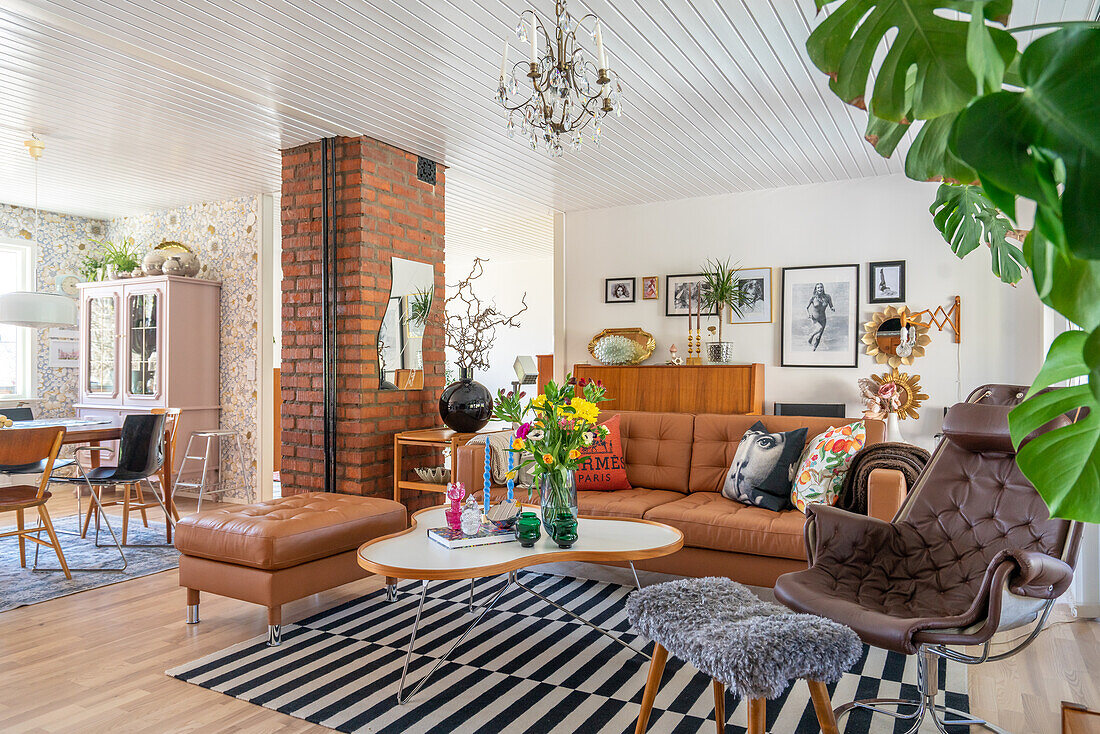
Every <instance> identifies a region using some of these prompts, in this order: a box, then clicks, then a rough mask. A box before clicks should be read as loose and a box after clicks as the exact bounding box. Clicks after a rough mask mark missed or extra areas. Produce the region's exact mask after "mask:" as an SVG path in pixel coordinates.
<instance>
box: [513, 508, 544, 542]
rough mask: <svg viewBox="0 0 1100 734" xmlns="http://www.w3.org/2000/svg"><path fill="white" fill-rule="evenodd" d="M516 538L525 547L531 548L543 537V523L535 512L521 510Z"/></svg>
mask: <svg viewBox="0 0 1100 734" xmlns="http://www.w3.org/2000/svg"><path fill="white" fill-rule="evenodd" d="M515 532H516V540H518V541H519V544H520V545H521V546H523V547H524V548H531V547H533V546H534V545H535V543H536V542H537V541H538V539H539V538H541V537H542V523H541V522H540V520H539V516H538V515H536V514H535V513H533V512H521V513H520V515H519V519H518V520H516V531H515Z"/></svg>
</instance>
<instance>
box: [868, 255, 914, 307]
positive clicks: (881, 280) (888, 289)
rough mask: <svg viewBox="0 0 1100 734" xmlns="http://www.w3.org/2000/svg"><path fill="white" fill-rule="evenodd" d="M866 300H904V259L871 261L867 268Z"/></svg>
mask: <svg viewBox="0 0 1100 734" xmlns="http://www.w3.org/2000/svg"><path fill="white" fill-rule="evenodd" d="M867 289H868V290H867V294H868V295H867V302H868V303H898V302H900V301H904V300H905V261H904V260H890V261H888V262H879V263H871V264H870V266H869V267H868V268H867Z"/></svg>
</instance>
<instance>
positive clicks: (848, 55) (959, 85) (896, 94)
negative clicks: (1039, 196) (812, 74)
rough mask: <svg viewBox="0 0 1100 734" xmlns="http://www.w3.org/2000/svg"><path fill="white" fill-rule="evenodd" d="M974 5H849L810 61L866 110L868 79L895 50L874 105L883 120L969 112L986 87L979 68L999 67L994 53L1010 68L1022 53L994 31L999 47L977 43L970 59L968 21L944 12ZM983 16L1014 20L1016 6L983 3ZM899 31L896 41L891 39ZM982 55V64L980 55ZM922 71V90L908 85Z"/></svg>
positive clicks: (812, 40)
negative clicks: (880, 53)
mask: <svg viewBox="0 0 1100 734" xmlns="http://www.w3.org/2000/svg"><path fill="white" fill-rule="evenodd" d="M816 2H817V7H818V8H819V9H820V8H824V7H826V6H831V5H835V4H836V3H837V2H838V0H816ZM974 6H975V4H974V3H973V2H960V1H959V0H843V4H841V5H840V6H839V7H837V8H836V9H835V10H833V12H832V14H831V15H829V17H827V18H825V20H823V21H822V22H821V23H820V24H819V25H818V26H817V28H815V29H814V30H813V32H812V33H811V34H810V37H809V39H808V40H807V41H806V50H807V51H809V54H810V59H811V60H812V61H813V63H814V64H815V65H816V66H817V68H819V69H821V70H822V71H823V72H825V73H826V74H828V75H829V76H830V77H831V81H830V87H831V88H832V90H833V91H834V92H835V93H836V94H837V96H839V97H840V98H841V99H842V100H844V101H845V102H848V103H849V104H853V105H856V106H857V107H861V108H865V107H866V104H865V98H866V91H867V85H868V78H869V77H870V76H871V71H872V65H873V62H874V59H875V53H876V51H877V49H878V47H879V45H880V44H882V43H887V44H888V50H887V53H886V57H885V58H884V59H883V61H882V65H881V67H879V70H878V74H877V76H876V77H875V80H874V87H873V91H872V95H871V102H872V105H873V107H874V109H875V115H876V116H877V117H879V118H881V119H883V120H892V121H894V122H902V121H903V120H904V119H906V115H907V114H909V113H910V111H911V112H912V115H913V117H911V118H909V119H910V120H912V119H921V120H928V119H932V118H935V117H939V116H940V115H946V114H948V113H950V112H956V111H958V110H960V109H962V108H963V107H964V106H965V105H966V104H967V103H969V102H970V100H971V99H972V98H973V97H974V95H975V93H976V92H977V90H978V82H977V80H976V79H975V76H974V73H973V72H972V71H971V64H976V65H978V66H979V68H988V67H990V66H994V65H995V64H994V62H992V61H991V60H983V59H982V58H981V55H982V54H986V53H991V52H992V51H990V49H993V50H994V51H995V53H996V54H997V55H998V56H999V60H1000V65H1001V67H1002V68H1003V67H1004V66H1005V65H1007V64H1008V63H1009V62H1010V61H1011V60H1012V57H1013V56H1015V54H1016V42H1015V40H1013V38H1012V36H1011V35H1010V34H1008V33H1007V32H1005V31H1004V30H1001V29H999V28H991V29H990V35H989V38H990V40H991V42H992V45H991V46H988V45H984V44H971V45H972V49H971V55H972V57H971V59H969V61H968V58H967V51H968V49H967V38H968V22H967V21H965V20H951V19H948V18H945V17H943V16H942V15H940V13H943V12H944V11H947V10H961V11H964V12H965V11H969V10H970V9H971V8H972V7H974ZM982 7H983V17H984V18H987V19H999V20H1000V19H1004V18H1007V16H1008V13H1009V11H1010V10H1011V9H1012V2H1011V0H994V1H993V2H987V3H983V4H982ZM891 30H894V31H896V36H894V38H893V40H892V41H889V42H887V40H886V36H887V34H888V33H889V32H890V31H891ZM975 54H976V55H977V58H975V57H974V55H975ZM914 68H915V69H916V77H915V84H913V86H912V88H911V89H908V90H907V88H906V86H907V85H906V80H907V78H908V76H909V75H910V73H911V70H912V69H914Z"/></svg>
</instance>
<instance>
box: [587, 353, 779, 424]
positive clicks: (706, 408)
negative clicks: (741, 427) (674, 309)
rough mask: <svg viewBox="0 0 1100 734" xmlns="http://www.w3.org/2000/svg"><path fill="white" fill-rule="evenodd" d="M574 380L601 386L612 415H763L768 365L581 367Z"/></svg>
mask: <svg viewBox="0 0 1100 734" xmlns="http://www.w3.org/2000/svg"><path fill="white" fill-rule="evenodd" d="M573 376H574V377H576V378H581V377H584V378H587V379H589V380H600V381H602V382H603V384H604V385H605V386H606V387H607V394H608V397H610V398H611V400H609V401H608V402H606V403H603V404H602V407H605V408H607V409H609V410H645V411H653V412H667V413H746V414H751V415H762V414H763V413H764V365H763V364H760V363H756V364H728V365H726V364H706V365H680V366H678V367H675V366H670V365H651V366H645V365H636V366H629V367H611V366H607V365H594V364H578V365H574V367H573Z"/></svg>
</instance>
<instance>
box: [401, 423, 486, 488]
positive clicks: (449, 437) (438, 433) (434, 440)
mask: <svg viewBox="0 0 1100 734" xmlns="http://www.w3.org/2000/svg"><path fill="white" fill-rule="evenodd" d="M504 428H506V426H504V425H503V424H500V423H490V424H489V425H487V426H485V428H483V429H481V430H480V431H478V432H477V433H458V432H456V431H452V430H451V429H450V428H423V429H420V430H416V431H402V432H400V433H398V434H395V435H394V437H393V499H394V501H395V502H400V501H401V490H403V489H408V490H416V491H420V492H435V493H437V494H442V493H445V492H446V491H447V485H446V484H432V483H431V482H413V481H409V480H406V479H402V477H403V476H404V467H403V466H402V463H403V462H402V454H403V453H404V450H403V448H402V447H404V446H429V447H432V448H437V449H446V448H449V449H451V470H452V472H453V470H454V457H455V455H456V454H457V453H458V447H459V446H464V445H466V442H467V441H469V440H470V439H471V438H473V437H474V436H478V435H480V434H482V433H495V432H496V431H499V430H503V429H504Z"/></svg>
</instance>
